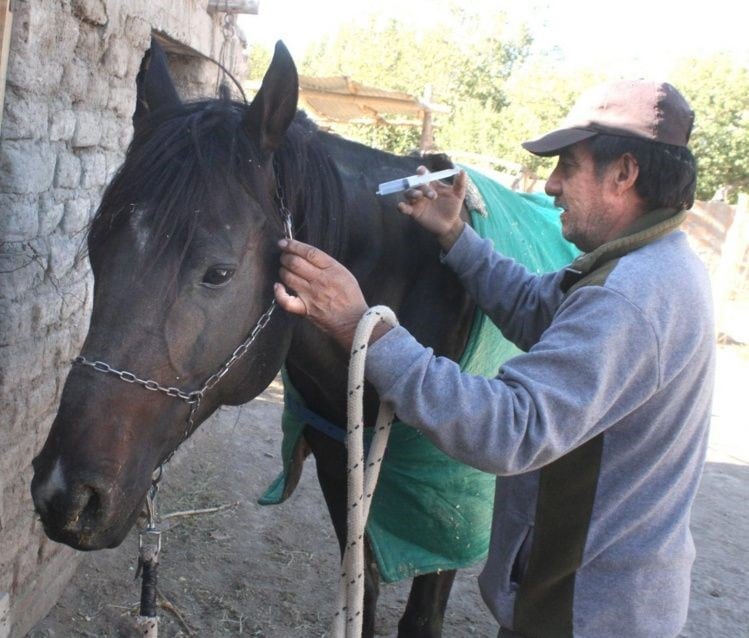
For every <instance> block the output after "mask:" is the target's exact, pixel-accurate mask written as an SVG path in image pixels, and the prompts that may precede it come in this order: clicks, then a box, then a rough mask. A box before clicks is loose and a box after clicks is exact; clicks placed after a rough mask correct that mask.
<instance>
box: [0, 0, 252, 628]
mask: <svg viewBox="0 0 749 638" xmlns="http://www.w3.org/2000/svg"><path fill="white" fill-rule="evenodd" d="M206 5H207V0H180V1H178V2H175V1H171V0H56V1H54V2H51V1H50V0H25V1H22V0H18V1H16V2H14V3H13V4H12V5H11V6H12V11H13V31H12V39H11V45H10V57H9V60H8V74H7V85H6V97H5V109H4V115H3V120H2V131H1V133H0V240H1V241H2V244H1V248H0V379H2V389H1V390H0V416H1V418H0V638H6V637H7V636H13V637H15V636H23V635H25V634H26V632H27V631H28V630H29V629H30V628H31V627H32V626H33V624H34V623H35V622H36V621H37V620H38V619H39V618H40V617H42V616H43V615H44V614H46V613H47V611H48V610H49V609H50V608H51V607H52V606H53V605H54V603H55V602H56V600H57V598H58V595H59V593H60V591H61V588H62V587H64V585H65V583H66V582H67V580H68V578H69V577H70V576H71V575H72V573H73V571H74V570H75V567H76V560H77V556H76V552H74V551H73V550H70V549H69V548H67V547H64V546H61V545H58V544H56V543H52V542H50V541H48V540H47V539H46V537H45V536H44V534H43V532H42V530H41V527H40V524H39V523H38V521H36V520H35V517H34V513H33V506H32V502H31V497H30V491H29V486H30V483H31V477H32V469H31V459H32V458H33V456H34V454H35V453H36V452H37V451H38V450H39V448H40V447H41V445H42V443H43V442H44V440H45V438H46V436H47V432H48V430H49V427H50V425H51V423H52V420H53V418H54V414H55V409H56V405H57V402H58V399H59V394H60V391H61V389H62V383H63V381H64V379H65V376H66V374H67V371H68V367H69V362H70V360H71V358H72V357H73V356H75V355H76V354H77V352H78V350H79V347H80V345H81V343H82V341H83V338H84V335H85V330H86V326H87V321H88V315H89V311H90V304H91V292H92V280H91V277H90V274H89V267H88V261H87V259H86V257H85V254H84V252H83V250H82V249H83V246H84V243H85V229H86V225H87V223H88V221H89V219H90V217H91V215H92V214H93V212H94V211H95V210H96V207H97V205H98V202H99V198H100V195H101V192H102V189H103V187H104V185H105V184H106V183H107V182H108V180H109V179H110V177H111V176H112V175H113V173H114V171H115V170H116V169H117V167H118V166H119V164H120V163H121V161H122V159H123V156H124V152H125V149H126V147H127V144H128V142H129V140H130V137H131V134H132V126H131V117H132V113H133V110H134V107H135V76H136V73H137V71H138V68H139V65H140V62H141V59H142V57H143V54H144V52H145V51H146V49H147V48H148V46H149V43H150V38H151V31H152V29H153V30H156V31H158V32H162V33H164V34H166V35H168V36H169V37H171V38H173V39H174V40H177V41H180V42H181V43H183V44H186V45H189V46H190V47H192V48H194V49H196V50H198V51H200V52H202V53H204V54H206V55H209V56H211V57H214V58H218V56H219V51H220V47H221V44H222V42H223V37H224V36H223V34H222V31H221V28H220V26H221V19H222V18H223V16H222V15H221V14H219V15H216V16H211V15H209V14H208V13H207V12H206ZM235 49H236V50H237V51H240V52H241V47H238V46H237V47H235ZM192 60H196V61H195V62H194V63H193V62H190V61H189V60H188V61H187V63H185V61H184V60H181V63H180V66H181V67H183V72H181V73H180V75H182V76H183V83H184V84H186V85H188V84H189V90H190V93H202V94H203V95H212V94H213V92H214V89H215V82H216V67H215V66H213V65H211V64H210V63H208V62H201V61H199V59H198V58H192ZM188 69H189V72H187V70H188ZM178 84H179V82H178Z"/></svg>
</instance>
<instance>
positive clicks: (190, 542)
mask: <svg viewBox="0 0 749 638" xmlns="http://www.w3.org/2000/svg"><path fill="white" fill-rule="evenodd" d="M748 378H749V350H748V349H746V348H744V349H741V348H738V347H723V348H721V350H720V353H719V371H718V383H717V391H716V403H715V408H714V418H713V430H712V434H711V444H710V451H709V457H708V464H707V466H706V470H705V475H704V479H703V482H702V486H701V490H700V493H699V496H698V499H697V502H696V505H695V509H694V515H693V524H692V530H693V533H694V537H695V543H696V545H697V551H698V557H697V562H696V564H695V569H694V575H693V586H692V602H691V607H690V613H689V619H688V622H687V625H686V627H685V629H684V631H683V633H682V637H683V638H687V637H688V638H739V637H742V636H743V637H749V594H748V593H747V592H748V591H749V588H747V571H748V568H749V553H748V552H747V547H749V508H747V502H749V433H748V432H747V431H748V430H749V428H747V417H746V411H747V403H746V399H745V396H746V380H747V379H748ZM742 388H743V390H742ZM280 402H281V387H280V384H279V383H278V382H274V384H273V385H271V387H270V388H269V389H268V390H266V392H265V393H264V394H263V395H261V396H260V397H258V399H256V400H255V401H253V402H252V403H250V404H248V405H246V406H243V407H241V408H232V409H224V410H221V411H220V412H219V413H218V414H217V415H215V417H213V418H212V419H211V420H210V421H209V422H207V423H205V424H204V425H203V426H202V427H201V429H200V431H199V432H197V433H196V434H195V436H194V437H193V438H192V439H191V440H190V441H189V442H188V443H186V444H185V446H184V449H182V450H180V452H179V453H178V455H177V457H175V459H174V460H173V461H172V462H171V463H170V466H169V467H168V468H167V472H166V477H165V480H164V484H163V487H162V490H161V494H160V500H161V511H162V514H168V513H170V512H181V511H185V510H193V509H201V508H215V507H220V506H227V507H226V508H225V509H223V510H221V511H218V512H213V513H207V514H195V515H191V516H180V517H176V518H172V519H169V521H167V523H169V524H170V526H169V528H168V529H167V531H165V533H164V545H163V550H162V558H161V567H160V570H159V590H160V592H161V601H162V608H161V610H160V618H161V624H160V631H161V633H160V635H161V636H170V637H176V636H190V635H192V636H201V637H210V636H250V637H255V638H312V637H322V636H326V635H328V627H329V621H330V617H331V614H332V611H331V610H332V606H333V598H334V594H335V588H336V587H337V583H336V574H337V569H336V563H337V545H336V542H335V539H334V535H333V529H332V526H331V525H330V523H329V521H328V518H327V515H326V512H325V507H324V504H323V500H322V496H321V495H320V492H319V488H318V487H317V483H316V478H315V472H314V461H313V460H309V461H308V462H307V464H306V467H305V470H304V475H303V477H302V480H301V482H300V485H299V487H298V488H297V491H296V493H295V494H294V496H293V497H292V498H291V499H290V500H289V501H287V502H286V503H285V504H283V505H280V506H273V507H261V506H259V505H257V504H256V500H257V498H258V497H259V496H260V494H261V492H262V491H263V489H264V488H265V486H266V485H268V484H269V483H270V481H271V480H272V479H273V478H274V477H275V476H276V474H277V472H278V469H279V467H280V459H279V449H280V446H279V439H280V426H279V422H280V409H281V408H280ZM137 553H138V550H137V534H136V533H131V534H130V536H129V537H128V539H127V540H126V541H125V543H123V545H122V546H120V547H119V548H117V549H114V550H106V551H101V552H95V553H91V554H86V555H84V556H83V558H82V561H81V565H80V568H79V569H78V571H77V573H76V576H75V578H74V579H73V580H72V581H71V583H70V585H69V586H68V588H67V590H66V592H65V594H64V595H63V597H62V598H61V600H60V601H59V603H58V604H57V606H56V607H55V608H54V609H53V610H52V611H51V612H50V614H49V615H48V616H47V617H46V618H45V619H44V620H43V621H41V622H40V623H39V624H38V625H37V626H36V627H35V629H34V630H33V631H32V632H31V633H30V634H29V636H31V637H32V638H51V637H58V638H63V637H65V638H67V637H69V636H70V637H75V636H86V637H94V636H95V637H109V636H132V635H134V634H133V630H132V618H133V616H134V615H135V614H136V613H137V611H136V610H137V603H138V599H139V595H140V588H139V583H138V582H136V581H134V573H135V563H136V559H137ZM479 570H480V565H477V566H475V567H473V568H471V569H467V570H463V571H461V572H460V573H459V575H458V577H457V579H456V583H455V587H454V589H453V594H452V596H451V598H450V602H449V604H448V609H447V615H446V623H445V631H444V635H445V636H446V637H448V638H450V637H456V638H462V637H464V636H480V637H487V638H493V637H494V636H496V632H497V627H496V624H495V622H494V621H493V620H492V618H491V617H490V615H489V613H488V611H487V610H486V609H485V607H484V605H483V603H482V601H481V597H480V595H479V593H478V589H477V585H476V575H477V574H478V572H479ZM407 591H408V590H407V583H398V584H394V585H385V586H383V587H382V592H381V597H380V605H379V607H378V620H377V633H378V635H380V636H394V635H395V633H396V629H397V621H398V618H399V616H400V614H401V613H402V610H403V607H404V604H405V599H406V596H407ZM621 636H622V637H625V636H626V629H623V630H622V634H621ZM654 638H655V637H654Z"/></svg>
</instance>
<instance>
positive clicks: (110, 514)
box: [31, 457, 142, 551]
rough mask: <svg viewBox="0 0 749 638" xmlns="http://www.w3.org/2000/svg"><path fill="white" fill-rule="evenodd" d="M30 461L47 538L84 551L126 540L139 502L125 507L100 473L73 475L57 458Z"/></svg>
mask: <svg viewBox="0 0 749 638" xmlns="http://www.w3.org/2000/svg"><path fill="white" fill-rule="evenodd" d="M33 464H34V478H33V479H32V481H31V495H32V498H33V500H34V508H35V509H36V511H37V513H38V514H39V517H40V519H41V522H42V524H43V526H44V531H45V533H46V534H47V536H49V538H50V539H52V540H53V541H56V542H58V543H64V544H65V545H69V546H70V547H72V548H74V549H78V550H83V551H88V550H96V549H105V548H110V547H116V546H118V545H119V544H120V543H121V542H122V541H123V540H124V539H125V537H126V536H127V533H128V531H129V530H130V528H131V527H132V525H133V523H134V521H135V519H136V518H137V515H138V513H139V512H140V507H139V503H138V504H135V505H134V507H133V508H127V507H126V506H124V504H123V503H121V501H122V500H124V499H122V498H118V497H117V496H116V495H117V493H119V490H118V489H116V488H115V487H114V486H113V484H112V482H111V481H108V480H107V479H105V478H104V477H103V475H94V474H88V475H79V476H76V475H75V474H73V473H71V472H66V471H65V468H64V465H63V461H62V460H61V459H60V458H57V459H56V460H54V461H53V462H52V463H51V464H44V463H42V462H41V461H40V457H37V458H36V459H34V462H33ZM141 501H142V499H141Z"/></svg>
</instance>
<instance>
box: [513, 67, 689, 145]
mask: <svg viewBox="0 0 749 638" xmlns="http://www.w3.org/2000/svg"><path fill="white" fill-rule="evenodd" d="M693 123H694V112H693V111H692V109H691V108H690V107H689V104H687V101H686V100H685V99H684V97H683V96H682V95H681V93H679V92H678V91H677V90H676V89H675V88H674V87H673V86H672V85H671V84H668V83H667V82H650V81H646V80H619V81H616V82H610V83H607V84H601V85H599V86H595V87H593V88H592V89H589V90H587V91H585V92H584V93H583V94H582V95H581V96H580V98H579V99H578V101H577V103H576V104H575V106H573V107H572V110H571V111H570V112H569V115H567V117H566V118H565V119H564V121H563V122H562V124H561V126H560V127H559V128H558V129H556V130H554V131H551V132H550V133H547V134H546V135H543V136H541V137H539V138H537V139H535V140H530V141H529V142H523V148H524V149H526V150H527V151H530V152H531V153H533V154H534V155H541V156H542V157H548V156H551V155H558V154H559V152H560V151H561V150H562V149H563V148H565V147H567V146H570V145H571V144H575V143H577V142H581V141H583V140H585V139H588V138H590V137H593V136H594V135H598V134H599V133H608V134H610V135H622V136H626V137H639V138H642V139H646V140H651V141H653V142H662V143H664V144H672V145H673V146H686V145H687V143H688V142H689V134H690V133H691V132H692V124H693Z"/></svg>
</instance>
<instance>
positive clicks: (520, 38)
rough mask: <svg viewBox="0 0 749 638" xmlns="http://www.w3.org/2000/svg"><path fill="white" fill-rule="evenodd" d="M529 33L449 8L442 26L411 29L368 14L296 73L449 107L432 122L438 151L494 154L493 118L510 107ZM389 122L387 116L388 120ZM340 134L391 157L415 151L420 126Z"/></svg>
mask: <svg viewBox="0 0 749 638" xmlns="http://www.w3.org/2000/svg"><path fill="white" fill-rule="evenodd" d="M530 44H531V38H530V35H529V31H528V29H527V28H525V27H523V26H521V27H519V28H515V27H513V28H512V29H511V28H510V24H509V22H508V21H507V19H506V17H505V16H504V15H503V14H501V13H500V12H497V13H496V14H495V15H494V17H493V19H491V20H487V19H486V18H485V17H484V18H480V17H479V15H478V14H477V13H475V12H473V13H471V12H470V11H468V10H466V9H463V8H460V7H459V6H458V5H454V6H453V7H452V8H451V9H450V10H449V11H447V12H446V13H445V18H444V20H443V21H442V22H441V23H434V24H432V25H431V26H429V27H427V28H423V29H421V30H415V29H414V27H413V25H412V24H406V23H404V22H401V21H399V20H396V19H393V18H389V17H382V16H377V15H372V16H370V17H369V19H368V21H366V22H364V23H362V24H349V25H347V26H345V27H343V28H342V29H341V30H340V31H339V32H338V33H337V34H335V35H334V36H332V37H326V38H323V39H321V40H319V41H318V42H316V43H315V44H313V45H312V46H311V47H310V49H309V50H308V52H307V55H306V56H305V58H304V60H303V62H302V64H301V69H302V72H303V73H304V74H308V75H319V76H325V75H346V76H349V77H351V78H352V79H355V80H357V81H359V82H362V83H363V84H369V85H372V86H376V87H378V88H384V89H392V90H399V91H405V92H407V93H410V94H411V95H420V94H421V93H422V91H423V89H424V86H425V85H426V84H429V85H430V86H431V88H432V99H433V101H435V102H438V103H441V104H446V105H447V106H448V107H450V108H451V113H450V115H447V116H440V115H439V114H436V115H435V125H436V132H435V140H436V142H437V144H438V145H439V147H441V148H443V149H446V148H463V149H480V150H481V151H482V152H484V153H487V154H491V153H492V152H494V151H495V150H496V146H497V135H496V133H495V131H494V125H495V123H496V114H497V113H498V112H500V111H501V110H502V109H503V108H505V107H506V106H507V98H506V95H505V91H504V86H505V83H506V82H507V79H508V78H509V77H510V76H511V74H512V71H513V69H514V68H515V67H516V66H517V65H518V64H519V63H520V62H521V61H522V60H523V59H524V58H525V57H526V56H527V54H528V51H529V47H530ZM385 119H387V116H386V118H385ZM341 132H342V133H344V134H347V135H350V136H353V137H355V138H356V139H359V140H360V141H363V142H365V143H368V144H371V145H373V146H378V147H380V148H384V149H386V150H390V151H394V152H403V151H404V150H411V149H413V148H415V147H417V146H418V135H419V131H418V128H417V127H397V128H394V127H390V126H381V127H358V128H357V127H346V128H345V129H341Z"/></svg>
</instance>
